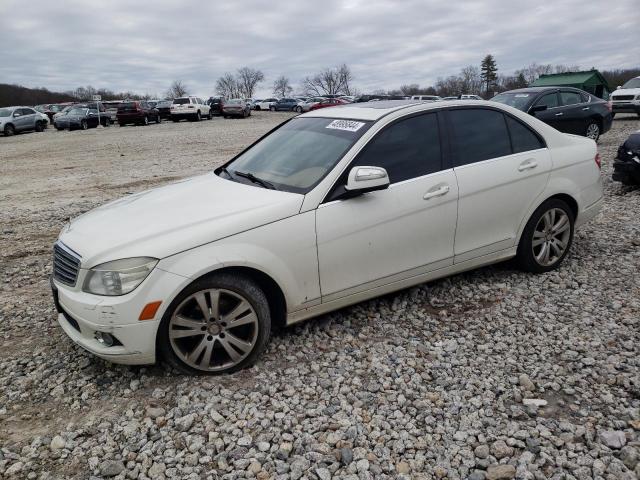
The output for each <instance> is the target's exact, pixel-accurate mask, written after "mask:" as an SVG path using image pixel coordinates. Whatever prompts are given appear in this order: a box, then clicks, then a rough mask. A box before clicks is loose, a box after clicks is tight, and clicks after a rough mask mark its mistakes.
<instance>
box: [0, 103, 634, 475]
mask: <svg viewBox="0 0 640 480" xmlns="http://www.w3.org/2000/svg"><path fill="white" fill-rule="evenodd" d="M290 116H291V115H290V114H287V113H271V112H256V113H254V114H253V115H252V116H251V117H250V118H248V119H245V120H223V119H220V118H215V119H214V120H211V121H203V122H200V123H190V122H182V123H179V124H173V123H170V122H165V123H162V124H161V125H150V126H147V127H121V128H120V127H117V126H112V127H109V128H107V129H102V130H89V131H83V132H80V131H74V132H56V131H54V130H52V129H49V130H48V131H46V132H44V133H34V134H24V135H17V136H15V137H9V138H0V192H1V195H0V233H1V236H0V272H2V277H1V280H0V477H2V478H4V477H3V476H9V477H11V476H13V477H15V478H56V479H57V478H73V479H76V478H77V479H85V478H88V477H89V476H90V475H97V476H102V477H108V476H115V478H139V477H140V478H145V477H144V476H145V475H146V476H147V477H150V478H162V477H163V476H164V477H167V478H194V479H200V478H244V477H258V478H262V479H267V478H275V477H278V476H282V478H294V479H297V478H302V477H306V478H321V479H324V478H329V477H330V476H332V475H333V476H336V477H340V478H343V477H344V478H348V477H349V475H352V476H353V478H397V477H398V476H401V475H405V476H406V478H434V477H439V478H443V477H447V478H450V479H457V478H468V477H469V476H470V475H472V474H473V475H476V476H475V477H472V478H476V479H482V478H485V477H484V475H487V477H488V478H511V477H510V475H511V476H513V475H515V474H516V473H515V472H518V473H517V475H518V478H523V479H525V478H550V477H553V476H554V475H556V474H560V473H564V474H567V477H566V478H592V477H602V478H606V479H609V478H611V479H613V478H615V479H624V478H628V479H632V478H636V476H637V475H638V474H640V466H637V463H638V441H637V440H635V439H636V438H637V435H638V432H637V430H638V429H640V355H639V354H640V343H639V342H638V338H639V335H640V190H639V189H637V188H636V189H633V188H630V187H623V186H621V185H619V184H616V183H613V182H612V181H611V178H610V177H611V170H612V163H613V158H614V157H615V152H616V150H617V147H618V145H620V144H621V143H622V142H623V141H624V139H625V138H626V137H627V136H628V135H629V133H631V132H632V131H634V130H637V129H638V128H640V121H638V120H637V117H636V116H625V115H618V116H616V119H615V120H614V124H613V128H612V130H611V131H610V132H609V133H608V134H606V135H604V136H603V137H602V138H601V140H600V145H599V150H600V153H601V155H602V160H603V178H604V185H605V206H604V209H603V212H602V213H601V214H600V215H599V216H598V217H597V218H596V219H595V220H594V221H593V222H591V223H589V224H587V225H586V226H585V227H583V228H582V229H581V230H580V231H579V232H578V233H577V235H576V238H575V243H574V246H573V249H572V252H571V254H570V255H569V257H568V258H567V261H565V263H563V265H562V266H561V267H560V268H559V270H557V271H555V272H552V273H549V274H544V275H537V276H536V275H529V274H524V273H521V272H519V271H517V270H515V269H514V268H513V267H512V266H511V265H509V264H501V265H497V266H494V267H490V268H484V269H481V270H477V271H473V272H469V273H465V274H462V275H457V276H455V277H452V278H449V279H444V280H440V281H436V282H432V283H429V284H424V285H421V286H418V287H415V288H411V289H408V290H404V291H401V292H398V293H396V294H392V295H387V296H385V297H382V298H380V299H375V300H371V301H368V302H364V303H361V304H358V305H355V306H353V307H350V308H347V309H344V310H341V311H339V312H336V313H333V314H330V315H326V316H323V317H320V318H318V319H315V320H311V321H309V322H306V323H304V324H301V325H299V326H296V327H294V328H290V329H286V330H284V331H281V332H278V333H277V334H276V335H275V336H274V338H273V339H272V341H271V344H270V346H269V348H268V349H267V351H266V352H265V354H263V356H262V357H261V360H260V361H259V362H258V364H257V365H256V366H255V367H254V368H252V369H250V370H247V371H243V372H240V373H238V374H235V375H230V376H223V377H213V378H208V377H184V376H180V375H178V374H177V373H175V372H169V371H167V370H166V369H164V368H162V367H157V366H156V367H146V368H137V367H136V368H133V367H123V366H116V365H112V364H109V363H106V362H104V361H102V360H99V359H97V358H96V357H94V356H91V355H89V354H87V353H85V352H84V351H82V350H81V349H79V348H78V347H76V346H74V345H73V344H72V342H71V341H70V340H69V339H68V338H67V337H66V336H65V335H64V334H63V333H62V331H61V330H60V329H59V328H58V326H57V324H56V321H55V316H56V315H55V312H54V308H53V303H52V300H51V296H50V292H49V286H48V275H49V273H50V271H51V265H50V263H51V246H52V244H53V242H54V241H55V239H56V237H57V235H58V232H59V231H60V229H61V228H62V226H63V225H64V224H65V223H66V222H67V221H68V219H69V218H70V217H75V216H77V215H79V214H81V213H83V212H85V211H87V210H89V209H91V208H93V207H96V206H98V205H100V204H102V203H104V202H106V201H108V200H111V199H114V198H117V197H120V196H123V195H125V194H128V193H132V192H137V191H141V190H144V189H147V188H151V187H154V186H157V185H162V184H166V183H168V182H171V181H175V180H178V179H181V178H184V177H188V176H192V175H197V174H200V173H205V172H208V171H210V170H212V169H213V168H214V167H215V166H216V165H219V164H220V163H221V162H223V161H224V160H226V159H228V158H230V157H231V156H232V155H234V154H235V153H237V152H239V151H240V150H241V149H242V148H244V147H245V146H247V145H248V144H250V143H251V142H253V141H254V140H255V139H256V138H257V137H258V136H260V135H261V134H263V133H265V132H267V131H268V130H270V129H271V128H273V127H274V126H275V125H277V124H278V123H280V122H281V121H284V120H285V119H286V118H289V117H290ZM301 153H302V152H301ZM530 398H534V399H539V400H544V401H545V402H546V405H543V406H542V407H540V408H536V407H534V406H527V405H525V404H524V403H528V402H526V400H527V399H530ZM523 400H524V401H525V402H524V403H523ZM634 429H635V430H634ZM620 447H623V448H620ZM498 464H503V465H502V466H498ZM512 467H513V468H512ZM634 471H635V474H634ZM231 472H233V473H231ZM474 472H475V473H474ZM500 472H502V473H503V474H504V475H505V476H504V477H499V476H497V475H498V474H499V473H500ZM30 473H33V476H29V475H30ZM47 474H50V476H47ZM227 474H229V476H228V477H223V476H224V475H227ZM512 474H513V475H512ZM216 475H217V476H216ZM569 475H570V476H569ZM558 478H563V477H558Z"/></svg>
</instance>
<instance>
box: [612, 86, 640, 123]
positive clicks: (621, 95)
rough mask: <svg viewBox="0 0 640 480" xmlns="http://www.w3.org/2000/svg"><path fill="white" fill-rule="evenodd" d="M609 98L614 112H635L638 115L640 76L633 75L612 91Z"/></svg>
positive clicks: (639, 112) (639, 106) (639, 111)
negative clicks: (633, 76)
mask: <svg viewBox="0 0 640 480" xmlns="http://www.w3.org/2000/svg"><path fill="white" fill-rule="evenodd" d="M609 99H610V100H611V105H612V108H613V115H614V116H615V114H616V113H635V114H637V115H638V116H639V117H640V77H635V78H632V79H631V80H629V81H628V82H626V83H625V84H624V85H622V86H621V87H618V89H617V90H616V91H615V92H613V93H612V94H611V95H610V97H609Z"/></svg>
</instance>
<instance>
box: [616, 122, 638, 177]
mask: <svg viewBox="0 0 640 480" xmlns="http://www.w3.org/2000/svg"><path fill="white" fill-rule="evenodd" d="M613 180H615V181H618V182H622V183H623V184H624V185H640V130H638V131H637V132H634V133H632V134H631V135H629V138H627V139H626V140H625V141H624V143H623V144H622V145H620V147H619V148H618V155H617V156H616V159H615V161H614V162H613Z"/></svg>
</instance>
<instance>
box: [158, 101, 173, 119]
mask: <svg viewBox="0 0 640 480" xmlns="http://www.w3.org/2000/svg"><path fill="white" fill-rule="evenodd" d="M172 103H173V100H160V101H158V103H156V109H157V110H158V113H159V114H160V118H171V104H172Z"/></svg>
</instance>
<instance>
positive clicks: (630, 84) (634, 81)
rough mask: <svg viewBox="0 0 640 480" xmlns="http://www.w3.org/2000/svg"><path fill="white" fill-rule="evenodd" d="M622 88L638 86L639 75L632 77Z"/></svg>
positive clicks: (639, 86) (639, 83) (639, 84)
mask: <svg viewBox="0 0 640 480" xmlns="http://www.w3.org/2000/svg"><path fill="white" fill-rule="evenodd" d="M622 88H640V77H636V78H632V79H631V80H629V81H628V82H627V83H625V84H624V85H623V86H622Z"/></svg>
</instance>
